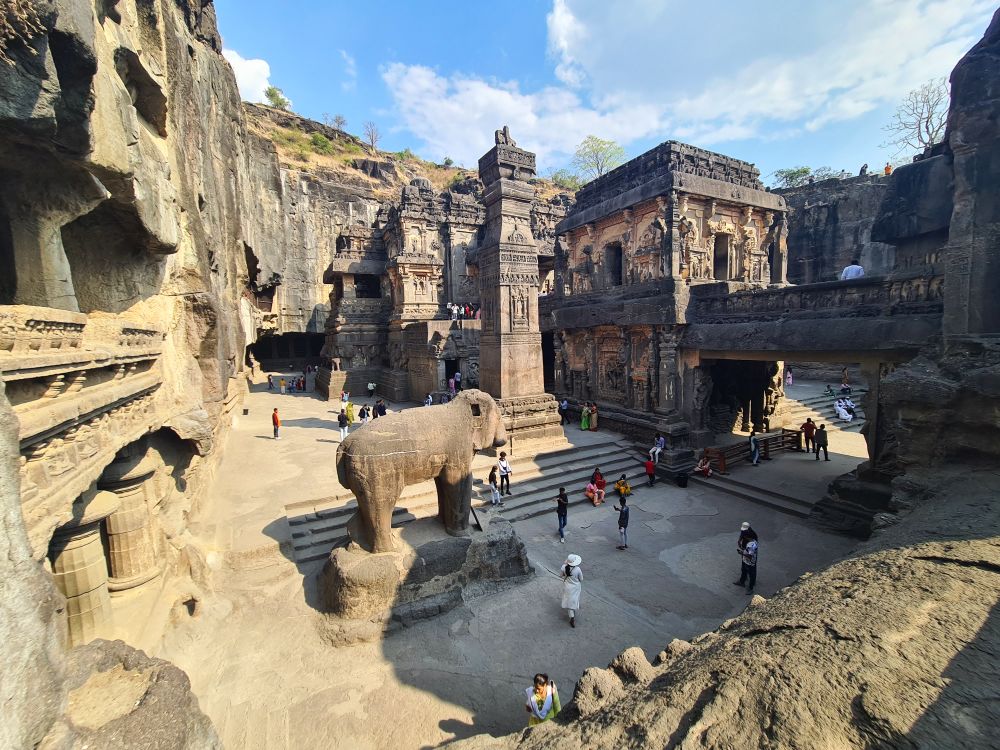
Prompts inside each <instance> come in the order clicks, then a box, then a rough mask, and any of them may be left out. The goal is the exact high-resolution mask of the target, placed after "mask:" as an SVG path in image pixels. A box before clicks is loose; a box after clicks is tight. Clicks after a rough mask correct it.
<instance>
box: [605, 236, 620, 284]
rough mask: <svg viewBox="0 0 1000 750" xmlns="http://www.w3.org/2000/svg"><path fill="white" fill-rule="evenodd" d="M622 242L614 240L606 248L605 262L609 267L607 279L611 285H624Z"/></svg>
mask: <svg viewBox="0 0 1000 750" xmlns="http://www.w3.org/2000/svg"><path fill="white" fill-rule="evenodd" d="M623 257H624V255H623V252H622V244H621V243H620V242H612V243H611V244H610V245H608V246H606V247H605V248H604V264H605V266H606V268H607V274H608V276H607V279H608V285H609V286H621V285H622V278H623V273H622V261H623Z"/></svg>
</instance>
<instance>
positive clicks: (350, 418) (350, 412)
mask: <svg viewBox="0 0 1000 750" xmlns="http://www.w3.org/2000/svg"><path fill="white" fill-rule="evenodd" d="M345 411H347V424H349V425H353V424H354V402H353V401H348V402H347V408H346V410H345Z"/></svg>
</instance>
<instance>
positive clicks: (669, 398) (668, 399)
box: [656, 328, 680, 414]
mask: <svg viewBox="0 0 1000 750" xmlns="http://www.w3.org/2000/svg"><path fill="white" fill-rule="evenodd" d="M679 341H680V336H679V335H678V334H676V333H675V332H674V331H673V330H672V329H671V328H665V329H663V330H661V331H660V333H659V347H660V368H659V377H658V378H657V380H658V381H659V382H658V386H659V398H658V401H659V408H658V409H657V410H656V411H657V412H659V413H661V414H670V413H672V412H675V411H677V396H678V393H677V391H678V388H677V374H678V369H679V363H678V358H677V345H678V343H679Z"/></svg>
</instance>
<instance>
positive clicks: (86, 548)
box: [49, 492, 121, 646]
mask: <svg viewBox="0 0 1000 750" xmlns="http://www.w3.org/2000/svg"><path fill="white" fill-rule="evenodd" d="M120 502H121V501H120V500H119V498H118V496H117V495H115V494H113V493H111V492H98V493H97V494H96V495H95V496H94V497H93V499H91V500H90V502H88V503H87V504H86V506H84V507H83V508H82V509H81V511H80V513H79V515H78V517H76V518H74V519H73V520H72V521H71V522H70V523H68V524H65V525H63V526H60V527H59V528H58V529H56V532H55V534H54V536H53V537H52V543H51V545H50V546H49V559H50V561H51V562H52V575H53V577H54V578H55V582H56V586H57V587H58V588H59V590H60V591H61V592H62V593H63V596H65V597H66V615H67V624H68V629H69V641H70V645H73V646H77V645H80V644H82V643H87V642H89V641H92V640H93V639H94V638H98V637H102V636H109V635H110V634H111V630H112V628H113V625H114V621H113V617H112V613H111V596H110V593H109V591H108V564H107V560H106V558H105V555H104V544H103V543H102V541H101V521H103V520H104V519H105V518H107V517H108V516H109V515H111V514H112V513H114V512H115V511H116V510H117V509H118V507H119V505H120Z"/></svg>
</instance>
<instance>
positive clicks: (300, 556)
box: [285, 434, 645, 565]
mask: <svg viewBox="0 0 1000 750" xmlns="http://www.w3.org/2000/svg"><path fill="white" fill-rule="evenodd" d="M510 463H511V470H512V472H513V481H512V483H511V491H512V494H511V495H510V496H505V497H504V508H503V509H502V511H501V512H502V513H503V516H504V518H506V519H507V520H509V521H511V522H517V521H523V520H525V519H527V518H534V517H535V516H538V515H541V514H543V513H555V503H554V502H553V498H554V497H555V496H556V492H557V491H558V489H559V487H565V488H566V491H567V494H568V495H569V497H570V504H571V505H577V504H579V503H583V502H589V500H587V499H586V498H585V497H584V495H583V489H584V487H585V486H586V484H587V481H588V480H589V478H590V476H591V474H592V473H593V471H594V468H595V467H600V469H601V471H602V473H603V474H604V477H605V478H606V479H607V480H608V486H609V487H611V486H613V484H614V482H615V480H617V479H618V477H619V476H621V475H622V474H623V473H624V474H627V475H628V477H629V480H630V481H631V482H632V483H633V484H635V483H636V482H637V481H642V480H643V479H644V478H645V469H644V468H643V466H642V461H641V460H640V459H639V458H637V456H636V453H635V448H634V447H633V446H632V444H631V443H630V442H628V441H625V440H622V439H620V438H619V437H618V436H616V435H612V434H608V435H607V436H606V437H605V438H604V439H603V440H600V441H599V442H596V443H592V444H589V445H585V446H580V447H571V448H566V449H563V450H558V451H552V452H548V453H539V454H536V455H534V456H524V457H519V456H515V457H514V458H512V459H511V462H510ZM610 494H611V493H609V495H610ZM489 503H490V489H489V486H488V485H487V484H486V479H485V478H484V477H477V478H476V479H475V480H474V482H473V489H472V505H473V508H476V509H479V508H485V507H488V506H489ZM356 509H357V502H356V501H355V500H354V499H353V496H352V495H351V493H350V492H349V491H347V490H345V491H344V492H343V493H340V494H338V495H336V496H333V497H329V498H324V499H322V500H318V501H306V502H298V503H291V504H288V505H286V506H285V516H286V519H287V521H288V526H289V530H290V531H291V544H292V552H293V556H294V559H295V562H296V563H298V564H300V565H301V564H305V563H310V562H314V561H317V560H321V559H323V558H325V557H327V556H328V555H329V554H330V552H331V550H333V548H334V547H336V546H337V545H339V544H342V543H344V542H346V541H347V523H348V521H350V519H351V517H352V516H353V515H354V512H355V510H356ZM436 513H437V492H436V489H435V486H434V483H433V482H422V483H421V484H416V485H413V486H411V487H407V488H406V489H405V490H404V491H403V494H402V496H401V498H400V501H399V504H398V505H397V506H396V508H395V510H394V511H393V517H392V525H393V526H394V527H399V526H403V525H404V524H407V523H409V522H410V521H413V520H416V519H417V518H426V517H429V516H433V515H435V514H436Z"/></svg>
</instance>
